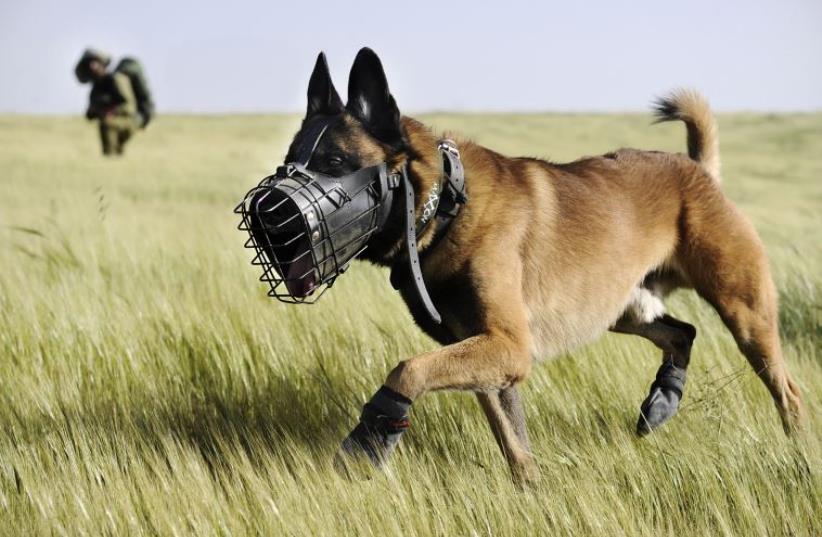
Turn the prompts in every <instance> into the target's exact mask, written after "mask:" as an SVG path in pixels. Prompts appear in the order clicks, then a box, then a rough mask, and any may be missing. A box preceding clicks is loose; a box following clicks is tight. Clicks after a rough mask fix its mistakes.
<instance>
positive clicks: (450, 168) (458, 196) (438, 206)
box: [391, 140, 468, 324]
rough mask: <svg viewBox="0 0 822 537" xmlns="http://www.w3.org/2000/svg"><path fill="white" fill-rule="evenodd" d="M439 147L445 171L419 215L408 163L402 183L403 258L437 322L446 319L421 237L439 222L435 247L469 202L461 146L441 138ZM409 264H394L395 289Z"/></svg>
mask: <svg viewBox="0 0 822 537" xmlns="http://www.w3.org/2000/svg"><path fill="white" fill-rule="evenodd" d="M437 150H438V151H439V154H440V159H441V163H442V173H441V174H440V178H439V179H438V180H437V181H436V182H435V183H434V184H433V185H432V187H431V190H430V191H429V192H428V199H427V200H426V202H425V204H424V205H423V209H422V213H421V214H420V217H419V218H415V206H414V188H413V186H412V185H411V180H410V179H409V178H408V169H407V166H405V167H403V169H402V186H403V190H404V196H403V197H404V198H405V211H404V213H405V241H404V244H405V251H406V256H404V258H403V260H405V261H406V262H407V268H408V270H409V272H410V275H411V281H412V283H413V284H414V290H415V291H416V294H417V298H418V299H419V301H420V303H421V304H422V306H423V307H424V308H425V310H426V312H427V313H428V315H429V317H431V320H432V321H434V322H435V323H436V324H440V323H441V322H442V318H441V316H440V314H439V312H438V311H437V308H436V307H435V306H434V303H433V302H432V300H431V296H430V295H429V294H428V289H427V288H426V287H425V280H424V279H423V277H422V267H421V264H420V256H419V251H418V250H417V238H418V237H419V236H420V235H422V233H423V232H424V231H425V230H426V229H427V228H428V226H429V225H430V224H431V222H436V229H435V230H434V233H435V235H434V238H433V240H432V243H431V246H430V247H433V246H435V245H436V243H437V242H439V239H440V238H442V236H443V235H444V232H445V229H446V228H447V227H448V225H449V224H450V223H451V221H452V220H453V219H454V218H456V216H457V215H458V214H459V210H460V207H461V206H462V205H464V204H465V203H466V202H467V201H468V196H467V194H466V192H465V170H464V168H463V166H462V161H461V160H460V152H459V149H457V145H456V144H455V143H454V142H453V141H451V140H441V141H440V142H438V143H437ZM404 269H405V267H402V266H401V262H399V261H398V262H396V263H394V266H393V267H392V268H391V285H392V286H393V287H394V289H399V288H400V284H401V281H402V280H403V279H404V278H403V276H404V274H405V270H404Z"/></svg>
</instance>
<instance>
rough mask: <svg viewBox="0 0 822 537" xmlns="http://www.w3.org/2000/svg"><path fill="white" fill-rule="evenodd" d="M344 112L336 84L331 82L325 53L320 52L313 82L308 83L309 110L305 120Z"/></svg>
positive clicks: (315, 65) (312, 75)
mask: <svg viewBox="0 0 822 537" xmlns="http://www.w3.org/2000/svg"><path fill="white" fill-rule="evenodd" d="M342 111H343V103H342V100H341V99H340V95H339V94H338V93H337V90H336V89H335V88H334V83H333V82H331V73H330V72H329V70H328V62H327V61H326V60H325V53H324V52H320V54H319V56H317V63H316V64H314V72H312V73H311V80H309V81H308V108H307V110H306V112H305V118H306V119H308V118H310V117H312V116H315V115H318V114H322V115H326V116H333V115H336V114H339V113H341V112H342Z"/></svg>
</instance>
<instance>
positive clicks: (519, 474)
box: [477, 386, 539, 484]
mask: <svg viewBox="0 0 822 537" xmlns="http://www.w3.org/2000/svg"><path fill="white" fill-rule="evenodd" d="M477 399H478V400H479V403H480V405H481V406H482V409H483V411H485V416H486V417H487V418H488V423H489V425H490V426H491V432H492V433H493V434H494V439H495V440H496V441H497V445H498V446H499V448H500V451H502V454H503V456H504V457H505V459H506V460H507V461H508V466H509V467H510V468H511V474H512V476H513V478H514V481H515V482H517V483H520V484H523V483H528V482H533V481H536V480H537V479H538V477H539V469H538V468H537V465H536V463H535V462H534V458H533V457H532V455H531V445H530V442H529V441H528V431H527V430H526V428H525V412H524V410H523V408H522V401H521V399H520V396H519V392H518V391H517V389H516V387H514V386H511V387H510V388H506V389H504V390H501V391H492V392H477Z"/></svg>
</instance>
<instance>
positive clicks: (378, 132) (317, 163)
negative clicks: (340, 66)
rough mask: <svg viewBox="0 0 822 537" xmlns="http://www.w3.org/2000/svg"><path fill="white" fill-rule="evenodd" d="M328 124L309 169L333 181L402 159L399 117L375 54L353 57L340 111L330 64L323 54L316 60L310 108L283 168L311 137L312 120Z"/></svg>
mask: <svg viewBox="0 0 822 537" xmlns="http://www.w3.org/2000/svg"><path fill="white" fill-rule="evenodd" d="M318 118H323V119H324V120H328V118H332V121H331V122H330V124H329V126H328V129H327V131H326V133H325V135H323V137H322V139H321V140H320V143H319V145H318V146H317V147H316V149H315V150H314V154H313V156H312V157H311V161H310V162H309V165H308V168H309V169H311V170H314V171H319V172H322V173H326V174H329V175H332V176H342V175H345V174H347V173H351V172H353V171H355V170H358V169H360V168H364V167H366V166H371V165H374V164H377V163H379V162H393V161H396V160H397V159H398V158H402V156H401V153H402V152H403V150H404V149H405V145H406V144H405V139H404V136H403V132H402V126H401V124H400V111H399V109H398V108H397V103H396V102H395V101H394V97H393V96H392V95H391V92H390V91H389V90H388V81H387V80H386V78H385V72H384V71H383V68H382V63H381V62H380V59H379V58H378V57H377V55H376V54H375V53H374V51H373V50H371V49H370V48H363V49H362V50H360V52H359V53H358V54H357V58H356V59H355V60H354V65H353V66H352V67H351V74H350V75H349V77H348V103H347V104H345V105H343V103H342V100H341V99H340V96H339V94H338V93H337V90H336V89H335V88H334V83H333V82H332V81H331V73H329V71H328V63H327V62H326V59H325V54H323V53H322V52H321V53H320V54H319V56H317V62H316V64H315V65H314V72H312V73H311V79H310V80H309V82H308V107H307V109H306V114H305V118H304V119H303V123H302V127H301V129H300V131H299V132H298V133H297V134H296V136H295V137H294V140H293V142H292V143H291V147H290V148H289V151H288V155H287V157H286V162H291V161H293V160H294V159H295V156H296V155H295V151H296V148H297V147H299V146H300V144H302V143H303V142H305V137H306V135H310V131H311V129H310V128H308V127H309V125H310V124H311V123H312V122H313V121H314V120H316V119H318Z"/></svg>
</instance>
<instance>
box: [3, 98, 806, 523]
mask: <svg viewBox="0 0 822 537" xmlns="http://www.w3.org/2000/svg"><path fill="white" fill-rule="evenodd" d="M423 119H425V120H426V121H429V122H431V123H433V124H434V125H436V126H437V127H438V128H442V129H446V128H447V129H455V130H459V131H461V132H463V133H467V134H469V135H471V136H473V137H474V138H475V139H476V140H477V141H479V142H481V143H485V144H486V145H489V146H490V147H493V148H495V149H498V150H500V151H502V152H505V153H508V154H525V155H537V156H545V157H549V158H551V159H553V160H559V161H562V160H570V159H573V158H576V157H578V156H581V155H583V154H595V153H601V152H605V151H607V150H610V149H614V148H616V147H619V146H634V147H642V148H648V149H662V150H670V151H681V150H684V147H685V133H684V128H683V127H682V126H681V125H660V126H650V117H649V116H647V115H624V116H593V115H591V116H589V115H516V116H511V115H471V116H460V115H433V116H427V117H425V118H423ZM297 124H298V119H297V118H296V117H282V116H231V117H161V118H160V119H158V120H157V122H156V123H155V124H153V125H152V126H151V127H150V129H149V130H148V131H147V132H145V133H141V134H140V135H138V136H137V137H136V139H135V140H134V141H133V143H132V145H131V147H130V148H129V152H128V155H127V156H126V157H125V158H124V159H122V160H112V161H108V160H103V159H102V158H99V157H98V147H97V139H96V131H95V130H94V129H93V127H92V126H90V125H88V124H86V123H85V122H83V121H82V120H80V119H69V118H25V117H8V116H7V117H0V174H2V175H0V270H1V271H0V398H1V399H0V534H9V535H13V534H17V535H106V534H109V535H125V534H129V535H141V534H145V535H155V534H157V535H200V536H203V535H230V534H237V535H242V534H267V535H306V536H308V535H448V536H452V535H547V534H551V535H574V536H582V535H608V536H611V535H655V536H662V535H671V536H677V537H681V536H690V535H743V536H773V535H796V536H801V535H814V534H815V535H819V531H820V528H822V474H821V473H820V472H822V435H820V427H822V416H820V410H821V409H822V300H821V299H822V270H821V267H822V231H820V230H822V115H820V114H816V115H768V116H766V115H729V116H721V117H720V137H721V144H722V154H723V164H724V167H723V176H724V185H725V190H726V192H727V194H728V195H729V196H730V197H731V198H732V199H733V200H734V201H736V202H737V203H738V204H739V205H740V206H741V207H742V209H743V210H744V211H745V212H746V213H747V214H748V215H749V216H750V217H751V218H752V219H753V221H754V222H755V224H756V227H757V229H758V230H759V232H760V233H761V235H762V237H763V239H764V241H765V243H766V246H767V249H768V252H769V255H770V257H771V260H772V265H773V269H774V273H775V277H776V279H777V284H778V287H779V290H780V296H781V304H782V310H781V330H782V335H783V343H784V348H785V354H786V358H787V360H788V362H789V367H790V369H791V371H792V372H793V374H794V377H795V378H796V379H797V381H798V383H799V385H800V387H801V388H802V390H803V393H804V397H805V402H806V405H807V410H808V415H809V418H810V420H809V424H808V431H807V432H806V434H805V435H804V436H803V437H801V438H799V439H798V440H796V441H795V440H789V439H787V438H785V436H784V435H783V433H782V430H781V427H780V424H779V422H778V419H777V413H776V410H775V408H774V406H773V404H772V402H771V400H770V397H769V395H768V394H767V392H766V390H765V388H764V386H763V385H762V384H761V383H760V382H759V380H758V379H757V377H756V376H755V374H754V373H753V371H752V370H751V369H750V367H749V366H748V365H747V363H746V361H745V360H744V358H743V357H742V355H741V354H739V353H738V351H737V350H736V348H735V345H734V343H733V341H732V339H731V338H730V336H729V334H728V333H727V332H726V331H725V329H724V327H723V326H722V325H721V323H720V322H719V320H718V318H717V316H716V315H715V313H714V312H713V311H712V310H710V309H709V308H708V307H707V306H706V305H704V304H703V303H701V302H700V301H699V300H698V299H696V298H695V297H694V296H693V295H692V294H690V293H685V292H682V293H679V294H677V295H675V296H674V297H672V299H671V300H670V301H669V306H670V309H671V310H672V311H673V313H674V314H675V315H676V316H677V317H679V318H682V319H684V320H687V321H690V322H692V323H693V324H695V325H696V326H697V328H698V329H699V336H698V338H697V340H696V343H695V347H694V355H693V359H692V361H691V368H690V376H689V383H688V387H687V390H686V395H685V399H684V401H683V404H684V407H683V409H682V410H681V412H680V414H679V415H678V416H677V417H676V418H675V419H674V420H673V421H672V422H671V423H670V424H669V425H668V426H666V427H665V428H664V429H662V430H660V431H659V432H657V433H655V434H653V435H651V436H650V437H647V438H645V439H638V438H636V437H635V436H634V434H633V431H634V425H635V422H636V417H637V412H638V408H639V404H640V402H641V401H642V399H643V398H644V396H645V394H646V392H647V389H648V386H649V384H650V382H651V381H652V379H653V376H654V374H655V372H656V369H657V365H658V361H659V356H658V351H657V350H656V349H655V348H654V347H653V346H652V345H651V344H649V343H647V342H644V341H642V340H639V339H638V338H632V337H628V336H617V335H607V336H605V337H604V338H603V339H602V340H600V341H599V342H598V343H596V344H594V345H591V346H588V347H585V348H583V349H580V350H578V351H576V352H574V353H573V354H572V355H568V356H562V357H558V358H557V359H555V360H551V361H547V362H545V363H542V364H541V365H539V366H538V367H536V368H535V369H534V372H533V373H532V375H531V376H530V378H528V379H527V380H526V382H525V383H524V387H523V395H524V398H525V405H526V413H527V418H528V425H529V428H530V432H531V438H532V444H533V446H534V450H535V454H536V457H537V459H538V461H539V464H540V467H541V470H542V479H541V481H540V482H539V483H538V484H537V485H536V486H534V487H532V488H530V489H526V490H524V491H521V490H518V489H517V488H516V487H515V486H514V485H513V484H512V483H511V480H510V479H509V474H508V469H507V466H506V464H505V463H504V461H503V459H502V457H501V456H500V454H499V453H498V451H497V447H496V445H495V443H494V441H493V439H492V437H491V434H490V430H489V429H488V426H487V425H486V423H485V419H484V417H483V415H482V412H481V411H480V409H479V405H477V403H476V401H475V398H474V397H473V396H472V395H470V394H464V393H447V394H446V393H438V394H430V395H427V396H425V397H424V398H422V399H421V400H420V401H419V402H418V403H417V404H415V406H414V409H413V413H412V419H413V426H412V429H411V430H410V432H409V433H408V434H406V435H405V438H404V439H403V445H402V446H401V447H400V449H399V451H398V453H397V454H396V456H395V457H394V459H393V460H392V461H391V463H390V465H389V467H388V468H387V471H386V472H385V473H382V474H378V475H375V476H374V477H373V478H372V479H371V480H368V481H362V482H349V481H346V480H344V479H342V478H340V477H338V476H337V475H336V473H335V472H334V471H333V469H332V468H331V465H330V460H331V457H332V454H333V453H334V451H335V450H336V448H337V446H338V443H339V441H340V440H341V439H342V438H343V437H344V435H345V434H346V433H347V432H348V431H349V429H350V428H351V427H352V426H353V425H354V423H355V420H356V417H357V416H358V414H359V410H360V407H361V405H362V403H363V402H364V401H365V400H366V399H367V398H368V397H369V396H370V395H371V393H372V392H373V391H374V390H375V389H376V388H377V387H378V386H379V385H380V384H381V383H382V380H383V379H384V376H385V375H386V373H387V372H388V371H389V370H390V368H391V367H393V365H394V364H396V362H397V361H398V360H400V359H402V358H404V357H407V356H410V355H412V354H414V353H417V352H420V351H423V350H427V349H431V348H432V347H433V346H434V343H433V342H432V341H430V340H429V339H427V338H426V337H425V336H424V335H423V334H422V333H421V332H420V331H419V330H417V329H416V328H415V327H414V326H413V324H412V322H411V319H410V316H409V315H408V313H407V312H406V310H405V308H404V306H403V305H402V303H401V301H400V299H399V298H398V296H397V295H396V293H395V292H394V291H393V290H392V289H391V287H390V285H389V283H388V281H387V273H386V272H384V271H382V270H380V269H376V268H374V267H371V266H368V265H365V264H358V265H355V266H354V268H353V269H352V270H351V271H350V273H348V274H347V275H346V276H344V277H343V278H341V279H340V281H339V282H338V284H337V285H336V286H335V287H334V289H333V290H332V291H331V292H329V293H328V294H327V295H326V296H325V297H324V298H323V300H322V301H321V302H320V303H319V304H318V305H316V306H312V307H294V306H288V305H284V304H280V303H277V302H275V301H272V300H270V299H267V298H266V297H265V289H264V287H263V286H262V285H261V284H259V283H258V282H256V277H257V273H256V270H255V269H253V268H252V267H251V266H250V265H249V264H248V261H249V253H248V251H246V250H244V249H243V248H242V243H243V241H244V237H243V236H242V235H241V233H240V232H239V231H237V230H236V229H235V226H236V223H237V219H236V217H235V215H233V214H232V212H231V211H232V208H233V207H234V205H235V204H236V203H237V202H238V201H239V200H240V198H241V196H242V195H243V194H244V193H245V191H246V190H247V189H248V188H249V187H251V186H252V185H253V184H255V183H256V182H257V181H258V180H259V179H260V178H261V177H262V176H263V175H264V174H267V173H268V172H270V171H271V170H273V167H274V166H275V165H276V164H278V163H279V162H280V161H281V159H282V156H283V153H284V150H285V148H286V146H287V142H288V141H289V139H290V136H291V135H292V134H293V132H294V130H295V128H296V126H297ZM814 524H815V526H814ZM814 527H816V530H814V529H813V528H814Z"/></svg>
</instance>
